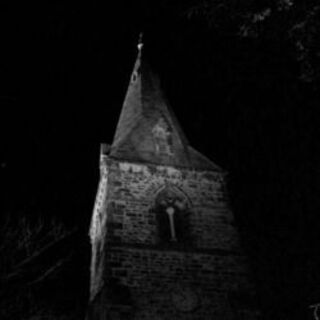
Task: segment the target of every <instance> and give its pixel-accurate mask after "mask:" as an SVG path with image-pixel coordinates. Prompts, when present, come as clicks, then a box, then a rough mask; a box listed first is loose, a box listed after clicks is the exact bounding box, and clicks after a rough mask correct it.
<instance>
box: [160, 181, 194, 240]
mask: <svg viewBox="0 0 320 320" xmlns="http://www.w3.org/2000/svg"><path fill="white" fill-rule="evenodd" d="M154 212H155V214H156V218H157V223H158V236H159V240H160V242H161V243H167V244H170V243H171V244H176V243H182V244H187V243H190V241H191V234H190V201H189V200H188V198H187V197H186V195H185V194H183V193H182V192H181V191H180V190H179V189H177V188H175V187H166V188H165V189H163V190H162V191H160V192H159V193H158V194H157V196H156V199H155V205H154Z"/></svg>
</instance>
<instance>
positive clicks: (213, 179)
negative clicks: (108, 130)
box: [106, 160, 239, 250]
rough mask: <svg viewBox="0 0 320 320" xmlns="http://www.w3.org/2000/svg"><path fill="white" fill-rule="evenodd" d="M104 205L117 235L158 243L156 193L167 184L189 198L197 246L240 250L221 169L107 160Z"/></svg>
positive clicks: (118, 238)
mask: <svg viewBox="0 0 320 320" xmlns="http://www.w3.org/2000/svg"><path fill="white" fill-rule="evenodd" d="M108 171H109V175H108V178H109V185H112V188H110V190H109V193H108V200H107V204H106V210H107V215H108V224H109V226H110V227H111V228H110V230H112V234H109V235H110V236H111V237H112V240H113V241H116V242H117V241H121V242H125V243H141V244H152V245H156V244H157V242H158V237H157V232H158V230H157V228H158V226H157V222H156V216H155V214H154V212H153V211H152V207H153V205H154V201H155V198H156V195H157V193H158V192H159V191H160V190H162V189H163V188H165V187H166V186H174V187H176V188H178V189H180V190H181V191H182V192H183V193H184V194H185V195H186V197H188V199H189V200H190V203H191V214H190V226H191V233H192V238H193V239H194V242H193V245H194V247H197V248H220V249H225V250H238V249H239V246H238V244H239V241H238V237H237V232H236V229H235V228H234V226H233V216H232V213H231V211H230V210H229V208H228V206H227V203H226V201H225V200H226V199H225V194H224V190H223V189H224V182H223V176H222V174H220V173H218V172H217V173H213V172H199V171H189V170H185V169H173V168H168V167H161V166H150V165H140V164H132V163H131V164H130V163H119V162H116V161H111V160H108Z"/></svg>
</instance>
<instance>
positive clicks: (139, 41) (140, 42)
mask: <svg viewBox="0 0 320 320" xmlns="http://www.w3.org/2000/svg"><path fill="white" fill-rule="evenodd" d="M142 38H143V32H140V34H139V40H138V46H137V47H138V50H139V51H141V49H142V47H143V41H142Z"/></svg>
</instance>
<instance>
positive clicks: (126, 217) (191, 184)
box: [89, 156, 252, 320]
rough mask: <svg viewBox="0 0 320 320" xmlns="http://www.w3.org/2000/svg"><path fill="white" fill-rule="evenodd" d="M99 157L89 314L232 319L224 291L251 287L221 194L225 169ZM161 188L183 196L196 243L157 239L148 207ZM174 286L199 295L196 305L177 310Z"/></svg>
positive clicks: (102, 318) (99, 316)
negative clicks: (177, 192) (123, 160)
mask: <svg viewBox="0 0 320 320" xmlns="http://www.w3.org/2000/svg"><path fill="white" fill-rule="evenodd" d="M101 160H102V162H101V178H100V185H99V189H98V194H97V199H96V205H95V209H94V214H93V218H92V222H91V229H90V235H91V241H92V246H93V258H94V259H93V260H92V265H91V301H92V304H91V310H93V311H92V314H95V316H91V317H89V320H98V319H99V320H105V319H112V320H113V319H136V320H144V319H168V320H169V319H170V320H171V319H178V320H179V319H186V320H188V319H190V320H191V319H195V320H198V319H199V320H200V319H203V320H206V319H213V318H214V319H218V320H222V319H224V320H229V319H235V318H234V314H235V310H232V307H231V305H230V303H229V300H228V297H229V293H232V292H250V291H252V285H251V283H250V281H249V279H248V273H247V262H246V259H245V257H244V255H243V253H242V252H241V250H240V246H239V239H238V235H237V231H236V229H235V227H234V223H233V216H232V213H231V211H230V210H229V208H228V205H227V202H226V199H225V193H224V181H223V178H224V177H223V175H222V174H221V173H219V172H205V171H196V170H194V171H191V170H186V169H174V168H170V167H162V166H153V165H144V164H134V163H128V162H119V161H115V160H112V159H110V158H108V157H106V156H105V157H102V159H101ZM166 187H174V188H176V189H177V190H179V191H180V192H181V193H183V194H184V195H185V197H186V198H187V199H188V203H189V206H190V226H191V228H190V232H191V234H192V239H193V241H192V243H191V244H188V245H187V246H183V245H182V246H181V245H177V244H172V245H166V246H164V245H163V244H162V243H161V242H160V241H159V235H158V233H159V232H158V228H159V226H158V222H157V219H156V215H155V212H154V210H153V208H154V203H155V199H156V196H157V194H158V193H159V192H161V190H163V189H164V188H166ZM179 286H180V287H181V286H182V287H187V288H192V290H193V291H194V292H195V293H196V296H197V297H198V301H197V307H196V308H195V310H192V311H190V312H181V310H179V309H178V308H177V306H176V305H175V303H174V301H173V298H172V293H173V292H175V290H176V288H177V287H179ZM117 296H118V298H117ZM119 297H120V298H119ZM248 319H249V318H248Z"/></svg>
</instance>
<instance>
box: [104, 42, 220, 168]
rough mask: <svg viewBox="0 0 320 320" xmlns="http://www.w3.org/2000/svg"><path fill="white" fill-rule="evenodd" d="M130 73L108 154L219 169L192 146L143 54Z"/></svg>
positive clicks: (115, 156)
mask: <svg viewBox="0 0 320 320" xmlns="http://www.w3.org/2000/svg"><path fill="white" fill-rule="evenodd" d="M138 49H139V52H138V57H137V59H136V62H135V65H134V68H133V72H132V75H131V79H130V83H129V87H128V90H127V94H126V97H125V100H124V103H123V106H122V111H121V114H120V118H119V122H118V125H117V128H116V132H115V136H114V139H113V143H112V145H111V150H110V154H109V156H110V157H112V158H116V159H121V160H127V161H134V162H147V163H154V164H159V165H169V166H179V167H188V168H194V169H207V170H214V171H217V170H219V171H220V168H219V167H218V166H216V165H215V164H214V163H212V162H211V161H210V160H209V159H208V158H206V157H205V156H203V155H202V154H200V153H199V152H198V151H196V150H195V149H193V148H192V147H190V146H189V142H188V140H187V138H186V136H185V135H184V133H183V131H182V129H181V127H180V124H179V123H178V121H177V119H176V117H175V115H174V113H173V112H172V110H171V108H170V106H169V104H168V102H167V100H166V98H165V96H164V94H163V91H162V89H161V86H160V81H159V78H158V76H157V75H156V74H155V73H154V72H153V71H152V69H151V67H150V66H149V64H148V63H147V61H146V59H145V58H144V59H143V57H142V56H143V55H142V43H139V45H138Z"/></svg>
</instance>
